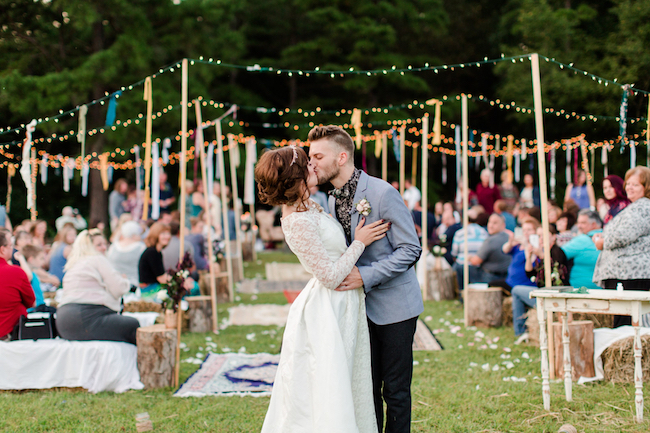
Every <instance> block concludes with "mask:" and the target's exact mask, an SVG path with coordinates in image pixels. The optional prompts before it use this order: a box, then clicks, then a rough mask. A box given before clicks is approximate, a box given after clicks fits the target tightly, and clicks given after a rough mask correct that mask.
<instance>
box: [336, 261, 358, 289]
mask: <svg viewBox="0 0 650 433" xmlns="http://www.w3.org/2000/svg"><path fill="white" fill-rule="evenodd" d="M359 287H363V279H362V278H361V273H360V272H359V268H357V267H356V266H355V267H354V268H352V271H351V272H350V275H348V276H347V277H345V279H344V280H343V281H342V282H341V284H340V285H339V286H338V287H337V288H336V289H334V290H336V291H337V292H344V291H346V290H354V289H358V288H359Z"/></svg>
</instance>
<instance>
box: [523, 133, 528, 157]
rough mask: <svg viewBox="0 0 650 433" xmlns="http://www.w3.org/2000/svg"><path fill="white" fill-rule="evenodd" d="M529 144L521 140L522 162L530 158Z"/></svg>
mask: <svg viewBox="0 0 650 433" xmlns="http://www.w3.org/2000/svg"><path fill="white" fill-rule="evenodd" d="M527 145H528V143H527V142H526V139H525V138H522V139H521V160H522V161H525V160H526V158H528V148H527V147H526V146H527Z"/></svg>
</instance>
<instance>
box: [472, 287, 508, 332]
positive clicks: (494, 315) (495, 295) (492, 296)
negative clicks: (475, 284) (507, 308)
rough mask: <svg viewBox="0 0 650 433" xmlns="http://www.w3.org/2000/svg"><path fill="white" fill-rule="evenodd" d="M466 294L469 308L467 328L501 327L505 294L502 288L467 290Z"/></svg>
mask: <svg viewBox="0 0 650 433" xmlns="http://www.w3.org/2000/svg"><path fill="white" fill-rule="evenodd" d="M465 292H466V293H464V295H463V296H464V298H465V303H466V305H465V308H467V322H468V323H466V326H480V327H487V328H489V327H499V326H501V318H502V314H503V306H502V303H503V292H502V291H501V288H500V287H489V288H487V289H467V290H465Z"/></svg>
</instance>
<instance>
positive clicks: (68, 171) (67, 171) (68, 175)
mask: <svg viewBox="0 0 650 433" xmlns="http://www.w3.org/2000/svg"><path fill="white" fill-rule="evenodd" d="M73 177H74V160H73V159H71V158H69V159H68V160H66V161H65V163H64V165H63V191H65V192H70V181H71V180H72V178H73Z"/></svg>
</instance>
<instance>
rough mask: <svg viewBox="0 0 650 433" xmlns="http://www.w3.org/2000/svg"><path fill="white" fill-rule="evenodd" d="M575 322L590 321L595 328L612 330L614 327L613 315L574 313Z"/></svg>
mask: <svg viewBox="0 0 650 433" xmlns="http://www.w3.org/2000/svg"><path fill="white" fill-rule="evenodd" d="M573 320H575V321H580V320H590V321H592V322H594V328H611V327H613V326H614V316H613V315H611V314H592V313H573Z"/></svg>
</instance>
